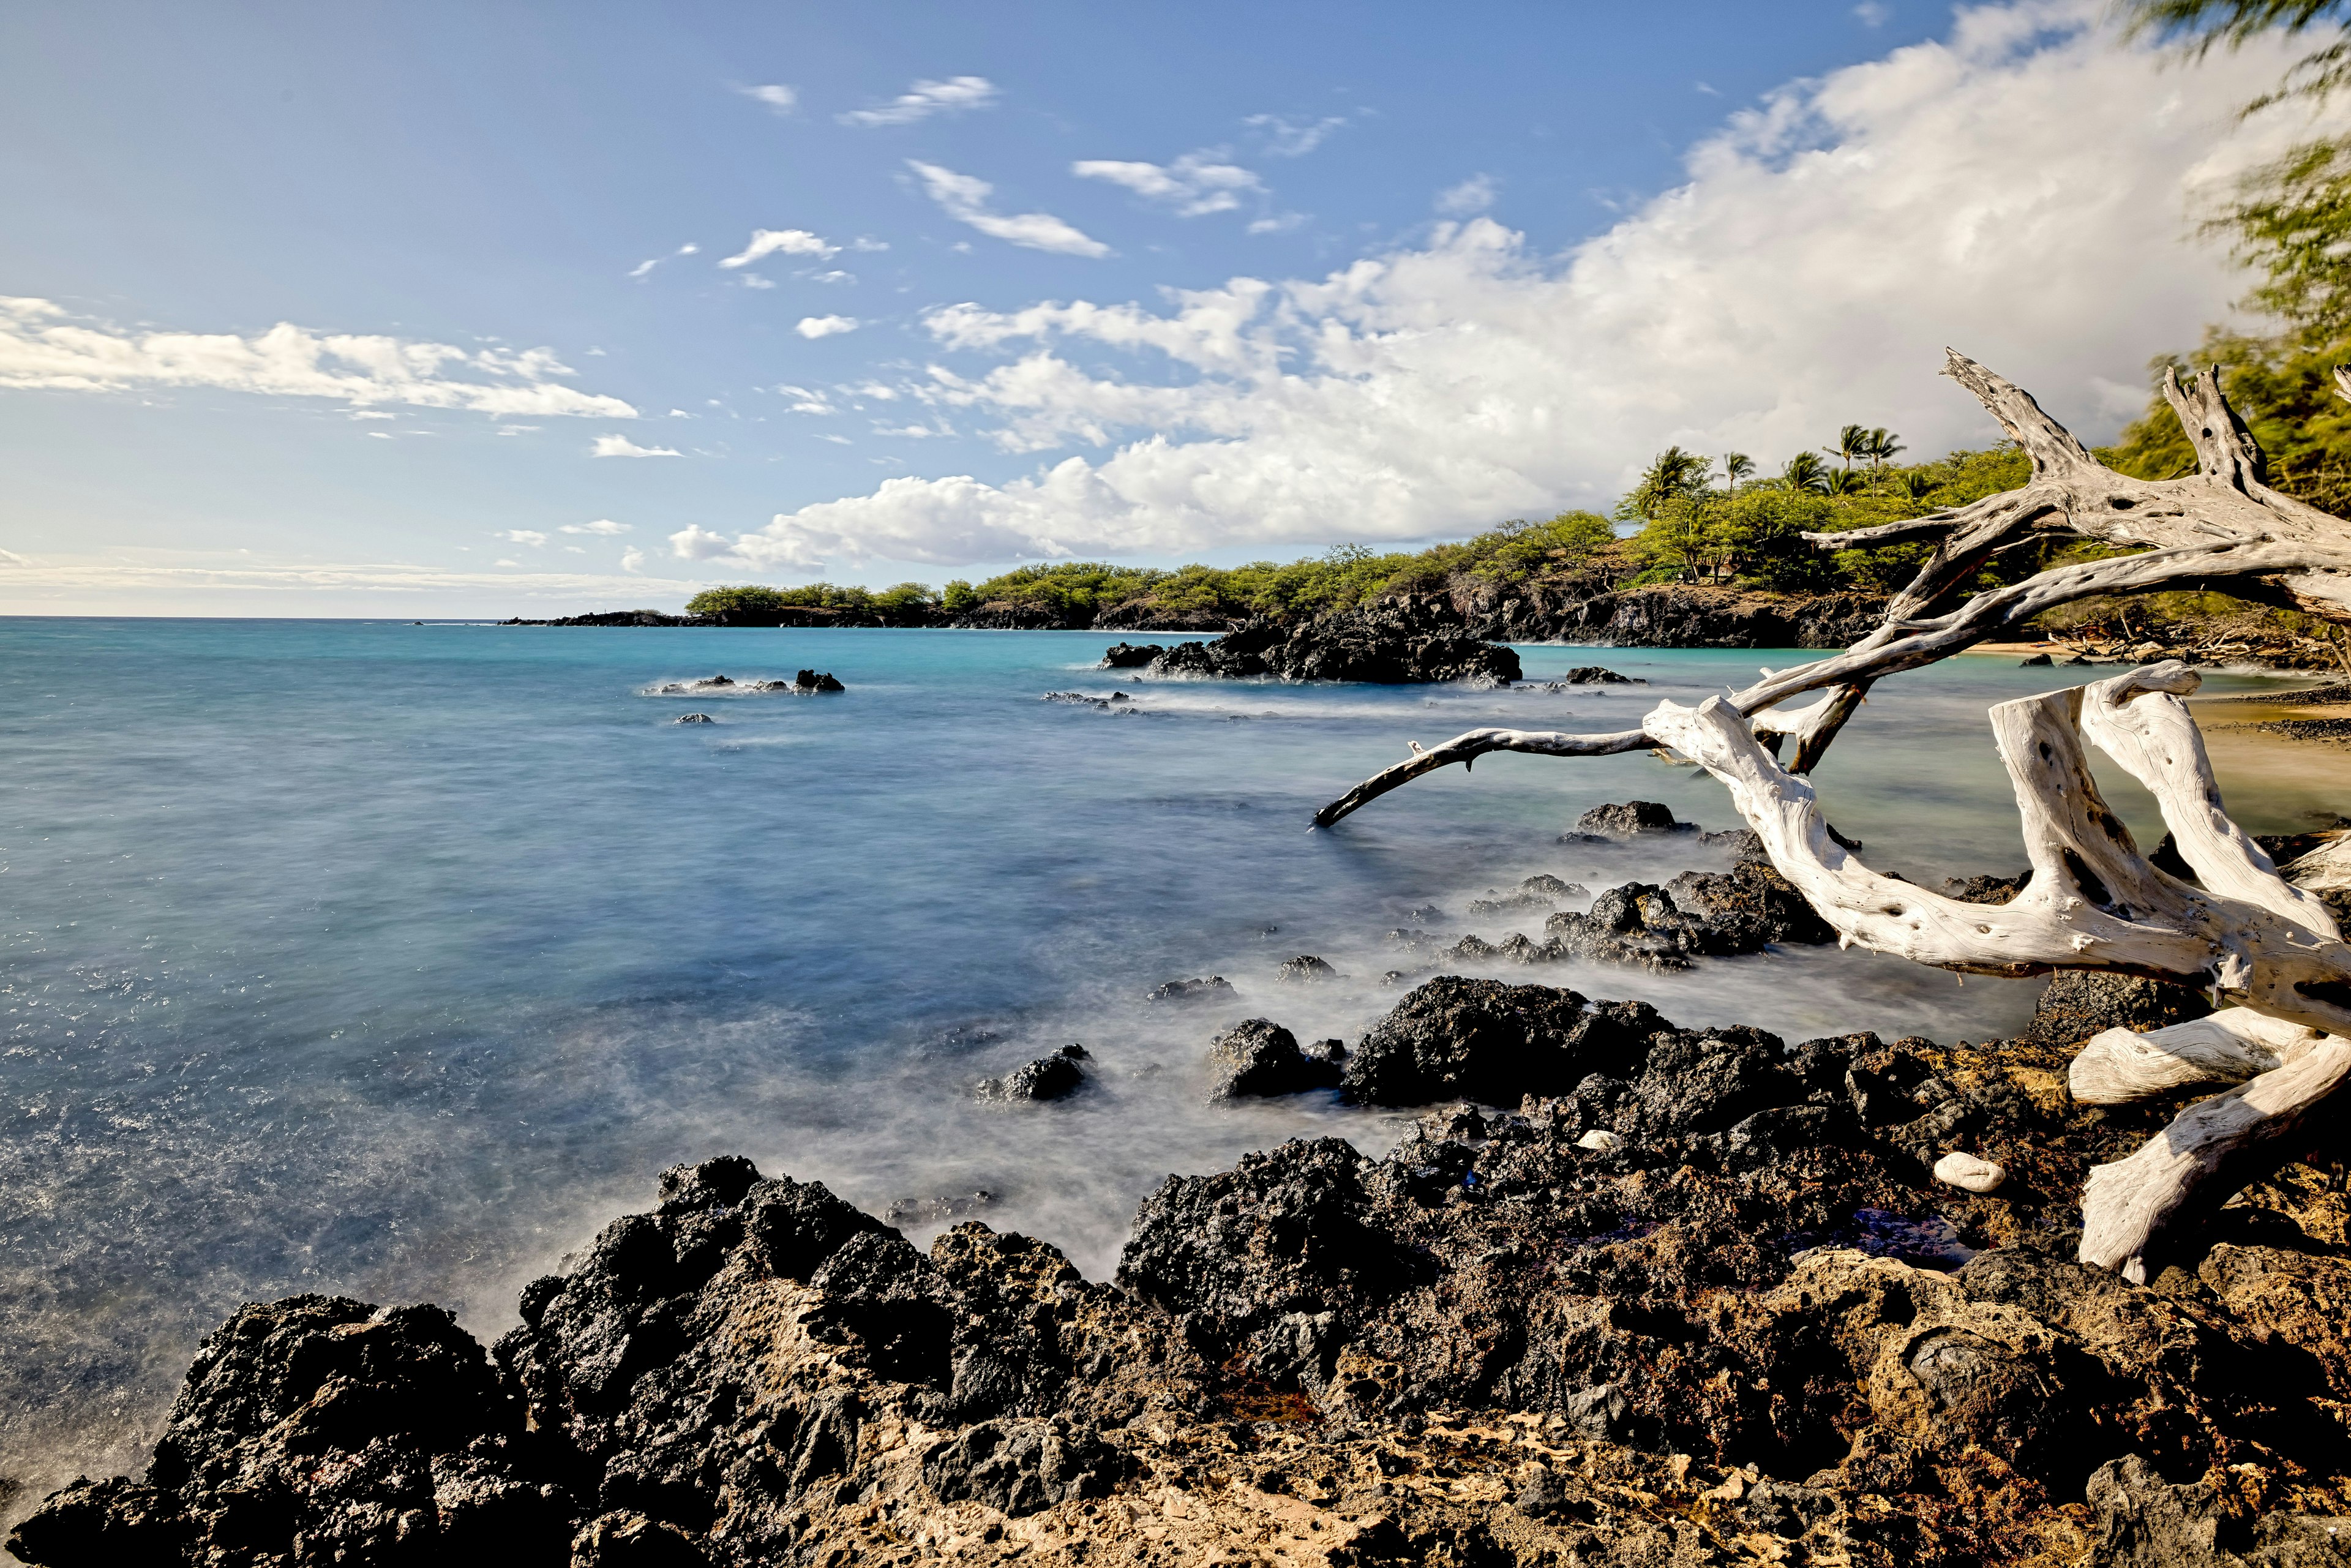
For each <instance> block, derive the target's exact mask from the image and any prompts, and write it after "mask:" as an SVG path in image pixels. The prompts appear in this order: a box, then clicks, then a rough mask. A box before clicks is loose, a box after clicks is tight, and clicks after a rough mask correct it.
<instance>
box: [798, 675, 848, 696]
mask: <svg viewBox="0 0 2351 1568" xmlns="http://www.w3.org/2000/svg"><path fill="white" fill-rule="evenodd" d="M848 689H849V688H848V687H846V686H844V685H841V683H840V682H839V681H836V680H834V679H833V678H832V675H831V672H829V671H828V672H824V673H820V672H818V671H815V670H802V671H801V672H800V673H799V674H797V675H794V676H793V677H792V690H794V691H796V692H799V693H800V694H801V695H811V694H814V693H817V692H841V691H847V690H848Z"/></svg>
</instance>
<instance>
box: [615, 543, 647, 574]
mask: <svg viewBox="0 0 2351 1568" xmlns="http://www.w3.org/2000/svg"><path fill="white" fill-rule="evenodd" d="M621 570H622V571H628V572H640V571H643V570H645V552H644V551H643V550H641V549H637V548H636V547H635V546H633V545H632V546H631V547H630V548H629V549H624V550H622V552H621Z"/></svg>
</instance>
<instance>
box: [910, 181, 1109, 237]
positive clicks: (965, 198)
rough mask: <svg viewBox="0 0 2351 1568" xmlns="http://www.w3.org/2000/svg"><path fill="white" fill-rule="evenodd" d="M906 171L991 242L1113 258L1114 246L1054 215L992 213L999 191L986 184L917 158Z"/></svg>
mask: <svg viewBox="0 0 2351 1568" xmlns="http://www.w3.org/2000/svg"><path fill="white" fill-rule="evenodd" d="M906 167H908V168H909V169H912V170H913V171H914V172H915V173H916V174H917V175H919V176H921V178H922V182H923V189H924V190H925V192H926V193H928V194H929V196H930V198H931V200H933V201H935V202H936V203H937V204H939V207H940V209H941V210H942V211H944V212H945V213H946V214H947V216H949V217H951V218H953V219H955V220H956V222H957V223H961V224H969V225H971V226H972V227H974V228H976V229H977V230H978V231H979V232H980V233H982V234H984V235H987V236H988V237H989V238H990V239H1000V240H1002V241H1004V242H1005V243H1006V244H1008V245H1018V246H1027V247H1028V248H1029V249H1030V250H1050V251H1054V252H1057V253H1059V254H1061V255H1062V256H1108V255H1109V254H1110V246H1106V245H1104V244H1102V241H1100V240H1098V239H1095V238H1093V237H1092V236H1091V235H1087V234H1086V233H1084V232H1083V231H1082V230H1081V229H1079V228H1078V227H1077V226H1076V225H1073V224H1068V223H1064V222H1062V221H1061V219H1060V218H1057V217H1055V216H1053V214H1050V213H1020V214H1014V215H1012V216H1009V217H1008V216H1005V215H1004V214H998V213H992V212H989V211H988V210H987V198H988V197H989V196H991V195H993V194H995V193H996V187H995V186H993V185H991V184H989V183H987V181H985V180H980V179H975V178H974V177H973V176H971V175H969V174H958V173H956V172H955V171H954V170H952V169H942V168H940V167H939V166H938V165H937V164H935V163H925V162H920V161H919V160H916V159H913V158H909V159H907V160H906Z"/></svg>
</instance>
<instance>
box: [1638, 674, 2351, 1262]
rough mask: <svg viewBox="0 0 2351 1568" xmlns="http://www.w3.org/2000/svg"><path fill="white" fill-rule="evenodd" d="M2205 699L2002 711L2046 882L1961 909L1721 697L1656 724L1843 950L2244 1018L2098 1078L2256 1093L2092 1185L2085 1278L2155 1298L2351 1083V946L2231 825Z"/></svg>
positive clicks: (2088, 1062) (2084, 1071)
mask: <svg viewBox="0 0 2351 1568" xmlns="http://www.w3.org/2000/svg"><path fill="white" fill-rule="evenodd" d="M2195 686H2196V674H2195V672H2194V671H2192V670H2189V669H2188V668H2187V667H2186V666H2185V665H2182V664H2158V665H2155V666H2153V667H2152V668H2149V669H2146V670H2136V671H2133V672H2131V673H2130V674H2125V675H2121V676H2117V677H2116V678H2114V679H2112V680H2106V681H2101V682H2098V683H2096V684H2095V685H2089V686H2083V687H2075V688H2074V689H2072V690H2069V691H2064V692H2054V693H2051V694H2049V695H2044V696H2038V697H2028V698H2024V699H2022V700H2020V701H2016V702H2007V703H2001V704H1999V705H1997V706H1994V707H1993V708H1992V710H1991V723H1992V731H1993V735H1994V737H1995V738H1996V739H1997V741H1998V744H1999V747H2000V754H2001V761H2002V762H2003V763H2005V764H2006V765H2007V768H2008V771H2009V777H2010V779H2011V782H2012V783H2013V784H2014V786H2015V789H2016V802H2017V810H2018V814H2019V816H2020V817H2021V818H2022V822H2023V828H2024V843H2025V852H2026V854H2027V856H2028V858H2029V859H2030V860H2031V862H2032V876H2031V878H2030V879H2029V880H2028V881H2027V882H2026V883H2025V886H2024V889H2023V891H2022V892H2021V893H2020V894H2018V895H2017V896H2016V898H2015V899H2014V900H2012V901H2011V902H2010V903H2008V904H1964V903H1961V902H1959V901H1958V900H1956V899H1949V898H1943V897H1940V896H1938V895H1937V894H1931V893H1928V892H1927V891H1926V890H1925V889H1923V888H1919V887H1917V886H1915V885H1913V884H1911V883H1906V882H1900V881H1897V880H1896V879H1895V878H1892V877H1889V876H1885V875H1881V874H1880V873H1876V872H1874V871H1871V870H1870V869H1869V868H1868V867H1867V866H1865V865H1863V864H1862V863H1861V862H1860V861H1859V860H1858V859H1857V858H1855V856H1854V855H1852V854H1851V853H1849V852H1847V851H1845V850H1844V848H1843V847H1842V846H1840V845H1839V844H1837V843H1836V842H1835V841H1834V840H1833V839H1832V838H1831V837H1830V836H1829V832H1828V823H1827V821H1826V819H1825V818H1824V817H1823V815H1822V814H1821V810H1820V806H1819V802H1818V800H1817V799H1816V797H1815V794H1814V791H1813V786H1812V784H1811V783H1810V782H1809V781H1808V780H1806V779H1800V778H1798V777H1796V776H1795V775H1794V774H1793V773H1791V772H1789V771H1788V770H1787V769H1785V768H1782V767H1781V766H1780V765H1779V763H1778V762H1777V761H1776V760H1774V759H1773V758H1772V757H1771V753H1770V752H1769V751H1768V750H1767V749H1765V747H1764V746H1763V745H1762V743H1761V741H1759V740H1758V739H1757V738H1756V737H1755V736H1754V735H1753V734H1752V732H1750V729H1749V728H1748V727H1747V726H1746V725H1745V724H1744V723H1743V722H1741V721H1740V717H1739V715H1738V713H1737V711H1736V710H1735V709H1734V708H1732V707H1731V706H1729V704H1727V703H1725V702H1723V701H1722V699H1720V698H1719V697H1717V698H1709V699H1708V700H1707V701H1706V702H1705V703H1703V704H1701V705H1700V706H1697V707H1695V708H1691V707H1684V706H1680V705H1678V704H1675V703H1670V702H1668V703H1661V704H1659V705H1658V706H1657V707H1656V710H1655V711H1654V712H1652V713H1651V714H1650V715H1649V716H1648V717H1647V719H1646V721H1645V723H1644V725H1643V728H1644V729H1645V730H1646V731H1647V732H1648V733H1650V734H1652V735H1655V736H1656V737H1658V738H1659V739H1660V740H1662V741H1664V742H1665V743H1666V744H1667V745H1669V746H1672V747H1674V748H1675V749H1676V750H1677V751H1679V752H1681V753H1682V755H1684V756H1686V757H1688V758H1692V759H1694V760H1695V761H1697V762H1698V764H1699V765H1700V766H1701V767H1703V768H1706V769H1707V770H1708V772H1709V773H1712V774H1713V775H1714V776H1715V777H1716V778H1717V779H1720V780H1721V781H1722V782H1723V783H1724V785H1726V786H1727V787H1728V788H1729V790H1730V796H1731V801H1732V803H1733V804H1734V805H1735V806H1736V807H1737V808H1738V809H1739V813H1740V816H1741V817H1742V818H1744V819H1745V820H1746V821H1747V824H1748V826H1749V827H1750V828H1752V829H1753V830H1754V831H1755V832H1756V834H1757V836H1758V837H1760V838H1761V840H1762V841H1763V845H1764V848H1765V850H1766V851H1767V852H1769V853H1770V855H1771V862H1772V864H1773V865H1775V866H1777V867H1778V868H1779V869H1780V872H1781V874H1782V875H1783V876H1785V877H1787V878H1788V880H1789V881H1790V882H1791V883H1794V884H1795V886H1796V888H1797V890H1798V891H1799V892H1801V893H1802V894H1803V895H1804V898H1805V901H1806V902H1807V903H1809V904H1812V906H1813V908H1814V909H1815V910H1817V911H1819V912H1820V914H1821V915H1822V917H1823V919H1825V920H1827V921H1828V923H1829V925H1831V927H1832V928H1834V930H1835V931H1836V933H1837V936H1838V939H1839V941H1840V942H1841V943H1844V944H1848V945H1850V944H1853V943H1859V944H1860V945H1861V946H1865V947H1868V948H1870V949H1872V950H1873V951H1876V952H1881V953H1894V954H1898V955H1900V956H1903V957H1906V958H1910V959H1913V960H1915V961H1917V962H1918V963H1922V964H1931V965H1934V966H1936V967H1940V968H1947V969H1956V970H1959V971H1961V972H1963V973H1970V974H1990V975H2011V976H2023V975H2035V974H2044V973H2047V972H2049V971H2050V970H2053V969H2058V968H2080V969H2099V970H2105V971H2109V972H2117V973H2123V974H2132V975H2144V976H2149V977H2156V978H2162V979H2170V980H2180V981H2189V982H2193V983H2196V984H2199V985H2203V986H2206V987H2209V988H2210V989H2211V991H2212V993H2213V995H2214V997H2215V998H2216V999H2218V998H2228V999H2230V1000H2232V1001H2234V1002H2236V1003H2238V1004H2239V1005H2238V1006H2237V1007H2236V1008H2233V1009H2228V1010H2226V1011H2224V1012H2222V1013H2220V1014H2216V1015H2215V1018H2216V1019H2219V1020H2220V1021H2219V1022H2217V1023H2213V1022H2210V1021H2209V1020H2208V1022H2207V1026H2206V1031H2199V1032H2196V1033H2192V1034H2191V1033H2188V1032H2184V1031H2182V1032H2175V1033H2174V1034H2172V1035H2171V1036H2170V1037H2169V1040H2168V1041H2158V1042H2157V1049H2153V1050H2149V1049H2147V1048H2145V1047H2140V1048H2136V1049H2129V1050H2126V1049H2125V1048H2123V1047H2121V1046H2120V1044H2119V1042H2117V1041H2116V1040H2114V1039H2113V1038H2112V1037H2111V1036H2102V1037H2100V1040H2098V1041H2093V1042H2092V1047H2091V1048H2090V1049H2089V1050H2088V1051H2085V1061H2083V1062H2081V1063H2077V1064H2076V1074H2077V1077H2078V1078H2081V1079H2084V1080H2085V1081H2086V1082H2090V1083H2091V1084H2093V1085H2094V1086H2095V1085H2102V1084H2104V1083H2105V1082H2106V1081H2109V1080H2113V1079H2115V1078H2116V1077H2117V1076H2118V1075H2129V1076H2132V1077H2135V1079H2136V1080H2137V1082H2138V1083H2147V1084H2150V1087H2148V1089H2147V1092H2156V1091H2155V1089H2154V1088H2153V1087H2152V1086H2151V1081H2153V1080H2156V1079H2158V1078H2160V1079H2164V1080H2165V1081H2167V1082H2174V1083H2176V1082H2190V1081H2196V1080H2199V1079H2200V1080H2201V1081H2205V1082H2211V1081H2215V1080H2217V1081H2219V1082H2238V1081H2242V1080H2246V1079H2250V1080H2251V1082H2246V1083H2245V1084H2244V1086H2243V1087H2242V1088H2241V1089H2239V1090H2236V1091H2232V1092H2231V1093H2230V1094H2228V1095H2225V1096H2222V1097H2221V1098H2220V1100H2216V1101H2210V1102H2207V1103H2204V1104H2201V1105H2198V1106H2195V1107H2192V1108H2191V1109H2189V1111H2188V1112H2186V1113H2183V1114H2182V1115H2181V1116H2180V1117H2179V1119H2178V1120H2177V1121H2175V1122H2174V1123H2173V1124H2172V1125H2171V1126H2170V1127H2168V1128H2167V1129H2166V1130H2165V1131H2164V1132H2163V1133H2161V1134H2158V1135H2157V1136H2156V1137H2155V1138H2154V1139H2152V1140H2151V1141H2150V1142H2149V1143H2148V1144H2147V1146H2146V1147H2145V1148H2143V1149H2141V1150H2140V1151H2139V1152H2138V1153H2137V1154H2136V1155H2132V1156H2131V1157H2130V1158H2129V1159H2126V1160H2123V1161H2120V1162H2118V1163H2116V1164H2115V1165H2111V1166H2099V1167H2098V1168H2097V1169H2096V1170H2095V1171H2094V1172H2092V1173H2091V1177H2090V1181H2089V1184H2088V1186H2086V1188H2085V1193H2084V1197H2083V1219H2084V1239H2083V1244H2082V1253H2081V1256H2082V1260H2083V1261H2085V1262H2089V1263H2098V1264H2102V1265H2104V1266H2105V1267H2108V1268H2117V1269H2120V1270H2122V1271H2123V1272H2124V1273H2125V1275H2126V1276H2127V1277H2129V1278H2131V1279H2133V1280H2138V1281H2143V1280H2144V1279H2145V1277H2146V1256H2147V1252H2148V1250H2149V1249H2150V1248H2151V1247H2152V1246H2153V1245H2154V1244H2155V1243H2156V1241H2157V1240H2158V1238H2159V1237H2160V1236H2161V1235H2162V1233H2163V1232H2164V1231H2165V1230H2166V1229H2168V1228H2170V1227H2171V1226H2173V1225H2175V1224H2177V1223H2179V1220H2180V1219H2181V1218H2184V1217H2185V1216H2187V1215H2188V1214H2189V1213H2191V1212H2193V1211H2195V1210H2197V1209H2199V1208H2200V1207H2204V1206H2206V1205H2217V1202H2218V1201H2219V1199H2220V1198H2225V1197H2227V1195H2228V1192H2229V1191H2230V1190H2233V1189H2232V1188H2230V1187H2227V1186H2222V1185H2221V1182H2222V1179H2223V1178H2225V1177H2227V1176H2230V1175H2231V1174H2232V1173H2237V1172H2240V1171H2241V1170H2242V1169H2243V1168H2245V1167H2247V1166H2252V1165H2257V1164H2258V1163H2259V1162H2260V1161H2261V1159H2262V1157H2263V1155H2262V1151H2263V1148H2264V1146H2265V1145H2274V1144H2275V1141H2276V1140H2277V1139H2280V1138H2283V1137H2284V1136H2286V1135H2287V1134H2291V1133H2292V1132H2294V1130H2295V1129H2296V1128H2297V1127H2299V1126H2300V1125H2301V1124H2302V1123H2303V1120H2304V1117H2306V1116H2307V1115H2308V1113H2310V1111H2311V1110H2312V1109H2313V1108H2314V1106H2315V1105H2316V1104H2317V1103H2318V1102H2319V1101H2321V1100H2324V1099H2325V1098H2326V1097H2327V1096H2328V1095H2330V1094H2332V1093H2333V1092H2335V1089H2336V1088H2337V1087H2338V1086H2339V1085H2340V1084H2341V1082H2342V1081H2343V1079H2344V1076H2345V1074H2346V1072H2351V947H2346V945H2345V944H2344V942H2343V940H2342V938H2341V937H2340V936H2339V935H2338V934H2337V933H2336V931H2335V923H2334V919H2333V917H2332V915H2329V914H2328V912H2327V911H2326V909H2325V906H2324V905H2323V904H2319V903H2318V902H2317V901H2316V900H2315V899H2314V898H2311V897H2309V896H2308V895H2307V894H2305V893H2304V892H2303V891H2302V890H2300V889H2297V888H2294V887H2292V886H2290V885H2288V884H2287V883H2285V881H2284V880H2283V878H2281V877H2280V876H2279V875H2278V873H2277V871H2276V869H2275V868H2274V867H2273V866H2272V865H2271V864H2270V862H2269V858H2268V857H2267V856H2266V855H2264V854H2263V853H2262V852H2261V850H2260V848H2259V846H2257V845H2255V844H2254V843H2253V842H2252V840H2251V839H2249V838H2247V837H2246V836H2245V835H2244V833H2243V832H2242V831H2241V830H2240V829H2238V827H2237V825H2236V824H2235V823H2234V822H2232V821H2230V820H2229V818H2228V816H2227V814H2226V813H2225V812H2224V811H2223V810H2221V806H2220V792H2219V789H2218V788H2217V786H2216V785H2215V784H2214V782H2213V779H2212V774H2211V767H2210V762H2209V760H2208V759H2207V758H2206V757H2205V754H2204V748H2203V744H2202V741H2201V738H2200V737H2199V736H2198V735H2197V734H2196V731H2195V726H2194V722H2193V721H2192V720H2191V719H2190V718H2189V716H2188V712H2187V707H2186V705H2185V704H2184V703H2183V702H2182V701H2181V698H2182V696H2183V695H2185V694H2186V693H2188V692H2190V691H2193V690H2194V689H2195ZM2085 734H2086V735H2087V736H2088V737H2090V738H2091V739H2093V740H2094V741H2096V742H2098V743H2099V744H2100V748H2101V749H2102V750H2105V751H2106V752H2107V754H2108V755H2109V756H2111V757H2112V758H2114V759H2115V761H2116V762H2117V763H2118V764H2120V765H2121V766H2122V768H2124V769H2125V771H2126V772H2128V773H2130V774H2131V775H2132V776H2133V777H2134V778H2136V779H2138V781H2139V782H2140V783H2141V784H2143V785H2145V786H2146V787H2147V789H2148V790H2149V792H2150V793H2152V794H2153V795H2154V796H2155V798H2156V801H2157V804H2158V806H2159V807H2160V808H2161V810H2162V812H2163V816H2164V821H2165V822H2166V823H2167V824H2168V826H2169V827H2170V828H2171V830H2172V833H2173V836H2174V838H2175V839H2176V840H2177V841H2179V846H2180V850H2181V853H2182V854H2183V856H2184V857H2186V858H2187V859H2188V862H2189V866H2190V867H2191V868H2192V869H2193V870H2194V871H2195V872H2196V873H2197V875H2198V877H2199V882H2200V883H2201V884H2202V885H2197V884H2195V883H2187V882H2183V881H2181V880H2179V878H2176V877H2173V876H2171V875H2169V874H2168V873H2165V872H2163V871H2161V870H2159V869H2158V868H2157V867H2155V866H2153V865H2151V864H2149V863H2148V862H2147V860H2146V858H2145V857H2144V856H2142V855H2141V854H2140V853H2139V852H2138V850H2137V846H2136V845H2135V844H2134V843H2133V841H2132V840H2131V835H2130V831H2129V829H2128V828H2126V826H2124V824H2123V822H2122V821H2121V819H2119V818H2118V817H2116V815H2115V813H2114V812H2113V810H2111V809H2110V808H2109V807H2108V806H2107V805H2106V803H2105V800H2104V799H2103V798H2102V797H2101V796H2100V795H2099V793H2098V788H2097V784H2096V782H2095V779H2093V778H2092V777H2091V774H2090V770H2089V767H2088V763H2087V760H2086V758H2085V756H2084V754H2083V751H2082V745H2081V742H2082V739H2083V737H2084V736H2085ZM2252 1017H2258V1018H2259V1019H2261V1020H2262V1021H2261V1023H2260V1024H2259V1025H2258V1026H2253V1025H2251V1024H2249V1023H2247V1022H2246V1021H2245V1020H2246V1019H2250V1018H2252ZM2137 1038H2138V1039H2140V1040H2147V1039H2148V1038H2150V1037H2137ZM2216 1041H2218V1042H2219V1043H2215V1042H2216ZM2101 1042H2103V1043H2101ZM2172 1042H2177V1047H2176V1049H2174V1050H2172V1051H2163V1050H2162V1049H2160V1047H2161V1046H2162V1045H2165V1044H2170V1043H2172ZM2106 1097H2107V1098H2111V1099H2124V1098H2131V1097H2136V1096H2135V1094H2128V1093H2123V1092H2115V1093H2113V1094H2111V1095H2108V1096H2106Z"/></svg>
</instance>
